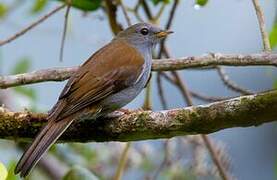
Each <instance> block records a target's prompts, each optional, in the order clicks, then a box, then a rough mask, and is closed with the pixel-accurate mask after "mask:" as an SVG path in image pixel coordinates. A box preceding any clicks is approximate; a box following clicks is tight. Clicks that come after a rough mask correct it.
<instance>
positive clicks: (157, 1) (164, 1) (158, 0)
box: [151, 0, 170, 5]
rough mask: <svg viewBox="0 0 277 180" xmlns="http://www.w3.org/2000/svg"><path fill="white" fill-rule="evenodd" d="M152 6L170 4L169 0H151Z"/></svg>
mask: <svg viewBox="0 0 277 180" xmlns="http://www.w3.org/2000/svg"><path fill="white" fill-rule="evenodd" d="M151 1H152V3H153V4H154V5H158V4H159V3H165V4H168V3H170V0H151Z"/></svg>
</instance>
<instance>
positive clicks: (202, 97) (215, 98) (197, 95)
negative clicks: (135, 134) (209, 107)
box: [190, 90, 232, 102]
mask: <svg viewBox="0 0 277 180" xmlns="http://www.w3.org/2000/svg"><path fill="white" fill-rule="evenodd" d="M190 94H191V95H192V96H193V97H195V98H197V99H200V100H202V101H206V102H216V101H223V100H226V99H230V98H232V97H219V96H207V95H204V94H200V93H198V92H195V91H192V90H190Z"/></svg>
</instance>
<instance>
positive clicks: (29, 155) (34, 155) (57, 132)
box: [14, 117, 73, 177]
mask: <svg viewBox="0 0 277 180" xmlns="http://www.w3.org/2000/svg"><path fill="white" fill-rule="evenodd" d="M69 118H70V117H68V118H65V119H62V120H60V121H55V120H54V119H52V120H50V121H49V122H48V123H47V124H46V126H45V127H44V128H43V129H42V130H41V131H40V132H39V134H38V135H37V136H36V138H35V140H34V141H33V143H32V144H31V146H30V147H29V148H28V149H27V150H26V151H25V153H24V154H23V155H22V157H21V159H20V160H19V162H18V163H17V166H16V168H15V170H14V172H15V174H17V173H20V176H21V177H25V176H27V175H28V174H29V172H30V171H31V169H32V168H33V167H34V166H35V165H36V164H37V162H38V161H39V160H40V158H41V157H42V155H43V154H44V153H45V152H46V151H47V150H48V149H49V148H50V147H51V145H52V144H54V143H55V141H56V140H57V139H58V138H59V137H60V136H61V134H62V133H63V132H64V131H65V130H66V129H67V128H68V127H69V125H70V124H71V123H72V121H73V119H69Z"/></svg>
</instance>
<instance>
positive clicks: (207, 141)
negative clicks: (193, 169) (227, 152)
mask: <svg viewBox="0 0 277 180" xmlns="http://www.w3.org/2000/svg"><path fill="white" fill-rule="evenodd" d="M201 137H202V139H203V141H204V143H205V145H206V147H207V149H208V150H209V152H210V154H211V157H212V159H213V162H214V163H215V165H216V167H217V168H218V172H219V174H220V176H221V178H222V179H223V180H229V179H231V178H229V177H228V175H227V172H226V171H225V169H224V167H223V165H222V164H221V162H220V160H219V158H218V156H217V153H216V151H215V149H214V148H213V146H212V144H211V141H210V139H209V137H208V136H207V135H205V134H201Z"/></svg>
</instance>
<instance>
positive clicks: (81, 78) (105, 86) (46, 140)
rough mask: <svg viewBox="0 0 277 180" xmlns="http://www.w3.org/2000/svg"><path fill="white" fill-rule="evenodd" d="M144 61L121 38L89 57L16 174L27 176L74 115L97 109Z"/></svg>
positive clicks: (138, 71)
mask: <svg viewBox="0 0 277 180" xmlns="http://www.w3.org/2000/svg"><path fill="white" fill-rule="evenodd" d="M143 64H144V58H143V56H142V55H141V54H140V53H139V52H138V51H137V50H136V49H135V48H133V47H132V46H130V45H128V44H127V43H125V42H123V41H113V42H112V43H110V44H108V45H107V46H105V47H104V48H102V49H100V50H99V51H98V52H96V53H95V54H94V55H93V56H92V57H90V58H89V60H88V61H86V62H85V63H84V64H83V65H82V66H81V67H80V69H79V70H78V71H77V72H76V74H75V75H74V76H73V77H72V78H70V80H69V81H68V83H67V85H66V87H65V88H64V90H63V91H62V93H61V95H60V97H59V101H58V102H57V104H56V105H55V106H54V108H53V109H52V111H51V112H50V114H49V117H48V119H49V121H48V123H47V124H46V126H45V127H44V128H43V129H42V130H41V131H40V133H39V134H38V135H37V136H36V138H35V140H34V141H33V143H32V144H31V146H30V147H29V148H28V149H27V151H25V153H24V154H23V156H22V157H21V159H20V161H19V162H18V164H17V167H16V169H15V173H19V172H21V176H23V177H24V176H26V175H28V173H29V172H30V170H31V169H32V167H33V166H35V164H36V163H37V162H38V161H39V159H40V158H41V157H42V155H43V154H44V152H46V151H47V150H48V148H49V147H50V146H51V145H52V144H53V143H54V142H55V141H56V140H57V139H58V138H59V137H60V136H61V134H62V133H63V132H64V131H65V130H66V128H67V127H68V126H69V125H70V124H71V123H72V121H73V120H74V117H75V116H74V114H76V113H80V112H82V110H83V109H85V108H87V107H92V109H94V110H95V112H96V111H97V108H99V107H97V102H99V101H101V100H102V99H104V98H105V97H107V96H109V95H111V94H113V93H116V92H118V91H120V90H122V89H124V88H126V87H128V86H130V85H131V84H132V83H134V82H135V81H137V79H138V78H139V76H140V74H141V73H142V69H143ZM100 108H101V107H100Z"/></svg>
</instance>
